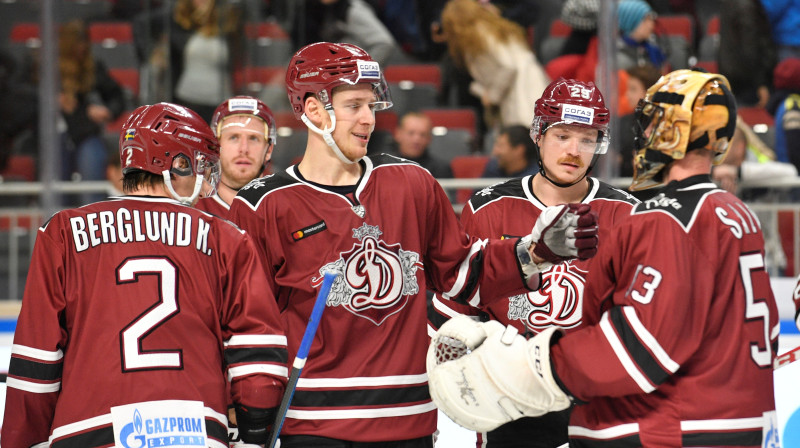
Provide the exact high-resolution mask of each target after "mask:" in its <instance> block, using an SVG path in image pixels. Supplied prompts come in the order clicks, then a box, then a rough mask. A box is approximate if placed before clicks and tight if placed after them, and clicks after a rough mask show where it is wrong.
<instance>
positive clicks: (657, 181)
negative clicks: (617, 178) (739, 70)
mask: <svg viewBox="0 0 800 448" xmlns="http://www.w3.org/2000/svg"><path fill="white" fill-rule="evenodd" d="M635 114H636V120H635V123H636V124H635V125H634V133H635V137H634V142H635V145H636V147H637V149H638V152H637V154H636V156H635V159H634V176H633V182H632V184H631V187H630V189H631V190H634V191H636V190H644V189H647V188H652V187H656V186H659V185H661V184H662V183H663V173H662V172H661V171H662V170H663V169H664V167H665V166H666V165H667V164H669V163H671V162H672V161H674V160H679V159H682V158H684V157H685V155H686V153H687V152H689V151H691V150H694V149H707V150H709V151H711V152H712V153H714V154H715V156H714V159H713V163H714V164H719V163H722V161H723V160H724V159H725V156H726V155H727V151H728V145H729V143H730V140H731V138H732V137H733V132H734V130H735V128H736V101H735V99H734V97H733V94H732V93H731V90H730V84H729V83H728V80H727V79H726V78H725V77H724V76H722V75H719V74H715V73H703V72H698V71H693V70H677V71H674V72H672V73H669V74H667V75H665V76H662V77H661V79H659V80H658V82H656V84H654V85H653V86H651V87H650V88H649V89H648V91H647V95H646V96H645V98H644V99H643V100H641V101H640V102H639V105H638V106H637V107H636V112H635Z"/></svg>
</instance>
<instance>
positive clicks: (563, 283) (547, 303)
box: [508, 263, 587, 332]
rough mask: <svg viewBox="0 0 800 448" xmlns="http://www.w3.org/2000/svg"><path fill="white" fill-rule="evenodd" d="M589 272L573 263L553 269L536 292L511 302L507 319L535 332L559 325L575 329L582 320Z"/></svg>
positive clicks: (514, 298)
mask: <svg viewBox="0 0 800 448" xmlns="http://www.w3.org/2000/svg"><path fill="white" fill-rule="evenodd" d="M586 275H587V271H585V270H583V269H581V268H579V267H578V266H575V265H574V264H573V263H564V264H559V265H556V266H553V267H552V268H551V269H549V270H548V271H546V272H545V273H543V274H542V286H541V287H540V288H539V289H538V290H537V291H532V292H529V293H527V294H520V295H517V296H513V297H509V298H508V301H509V303H508V318H509V319H510V320H519V321H521V322H523V323H524V324H525V326H526V327H527V328H530V329H531V330H534V331H536V332H539V331H542V330H544V329H546V328H547V327H550V326H553V325H556V326H559V327H561V328H573V327H576V326H577V325H578V324H580V323H581V319H582V316H583V290H584V286H585V284H586Z"/></svg>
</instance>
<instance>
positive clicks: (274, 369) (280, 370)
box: [228, 364, 289, 381]
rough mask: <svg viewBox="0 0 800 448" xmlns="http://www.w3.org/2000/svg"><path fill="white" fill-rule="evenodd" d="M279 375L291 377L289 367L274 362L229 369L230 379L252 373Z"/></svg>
mask: <svg viewBox="0 0 800 448" xmlns="http://www.w3.org/2000/svg"><path fill="white" fill-rule="evenodd" d="M263 373H266V374H267V375H272V376H277V377H281V378H288V377H289V368H288V367H286V366H277V365H274V364H245V365H242V366H236V367H231V368H229V369H228V381H233V379H234V378H240V377H243V376H247V375H252V374H263Z"/></svg>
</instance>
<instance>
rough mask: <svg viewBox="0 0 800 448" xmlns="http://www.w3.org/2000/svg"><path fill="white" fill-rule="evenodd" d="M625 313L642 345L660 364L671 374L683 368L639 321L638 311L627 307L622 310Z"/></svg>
mask: <svg viewBox="0 0 800 448" xmlns="http://www.w3.org/2000/svg"><path fill="white" fill-rule="evenodd" d="M622 311H623V313H625V317H627V318H628V322H629V323H630V325H631V327H633V329H634V331H636V334H637V335H638V336H639V338H640V339H641V340H642V343H644V345H646V346H647V348H649V349H650V352H652V353H653V355H654V356H655V357H656V359H658V362H659V363H660V364H661V365H662V366H664V367H665V368H666V369H667V370H669V372H670V373H675V372H677V371H678V369H679V368H680V367H681V366H680V364H678V363H677V362H675V361H673V359H672V358H670V356H669V355H668V354H667V352H666V351H665V350H664V349H663V348H662V347H661V344H659V343H658V341H657V340H656V338H655V337H654V336H653V335H652V334H651V333H650V332H649V331H647V328H645V326H644V324H642V321H640V320H639V316H637V315H636V310H635V309H634V308H633V307H631V306H626V307H623V308H622Z"/></svg>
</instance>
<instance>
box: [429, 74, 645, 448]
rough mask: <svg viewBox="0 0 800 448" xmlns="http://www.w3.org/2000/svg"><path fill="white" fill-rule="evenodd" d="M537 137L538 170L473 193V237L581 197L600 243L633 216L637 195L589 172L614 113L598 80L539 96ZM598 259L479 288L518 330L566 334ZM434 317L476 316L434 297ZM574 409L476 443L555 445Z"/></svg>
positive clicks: (494, 234)
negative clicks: (531, 283)
mask: <svg viewBox="0 0 800 448" xmlns="http://www.w3.org/2000/svg"><path fill="white" fill-rule="evenodd" d="M534 113H535V116H534V119H533V123H532V125H531V131H530V134H531V139H532V140H533V142H534V144H535V145H536V151H537V159H538V160H539V173H538V174H535V175H532V176H525V177H522V178H516V179H511V180H508V181H506V182H504V183H501V184H498V185H494V186H491V187H489V188H485V189H483V190H481V191H479V192H477V193H476V194H474V195H473V196H472V198H471V199H470V200H469V202H467V205H466V207H464V210H463V211H462V213H461V222H462V224H463V225H464V230H466V232H467V233H468V234H469V235H472V236H477V237H479V238H508V237H510V236H521V235H525V234H526V233H527V232H528V229H527V224H525V223H527V222H531V221H535V220H536V218H538V217H539V214H540V213H541V212H542V211H543V210H544V209H545V208H546V207H548V206H552V205H557V204H563V203H569V202H581V203H584V204H591V206H592V210H593V211H595V212H597V213H598V215H599V217H598V219H599V222H601V223H602V225H601V226H600V230H599V235H598V236H599V239H600V246H602V245H603V244H605V243H606V241H608V238H609V236H610V234H611V233H612V232H613V231H614V227H615V225H616V223H617V222H618V221H619V220H620V219H622V218H624V217H625V216H627V215H629V214H630V211H631V208H632V207H633V205H634V204H636V203H638V202H639V201H638V200H636V199H635V198H633V197H632V196H631V195H629V194H628V193H626V192H624V191H621V190H618V189H616V188H614V187H612V186H610V185H608V184H606V183H604V182H601V181H600V180H598V179H596V178H594V177H589V173H590V172H591V171H592V167H593V166H594V164H595V163H596V162H597V159H598V156H599V155H601V154H605V153H606V151H607V149H608V144H609V132H608V122H609V112H608V109H607V108H606V105H605V102H604V100H603V96H602V94H601V93H600V90H599V89H598V88H597V87H596V86H595V85H594V83H591V82H589V83H584V82H581V81H577V80H572V79H564V78H561V79H558V80H556V81H553V82H552V83H550V85H549V86H547V88H545V90H544V93H543V94H542V97H541V98H539V99H538V100H537V101H536V106H535V112H534ZM591 262H592V259H590V260H585V261H583V260H574V261H570V262H567V263H564V264H559V265H556V266H553V267H552V268H550V269H548V270H546V271H545V272H543V273H542V283H541V287H540V288H539V289H538V290H536V291H532V292H529V293H527V294H520V295H516V296H512V297H507V296H506V297H493V296H492V294H491V291H487V290H482V291H481V301H482V302H484V303H486V304H487V305H486V306H485V307H484V310H485V311H486V313H487V314H488V317H489V318H491V319H495V320H497V321H499V322H501V323H502V324H504V325H513V326H515V327H516V328H517V329H518V331H519V333H520V334H525V333H530V334H536V333H539V332H540V331H542V330H544V329H546V328H549V327H551V326H557V327H560V328H563V329H565V330H566V331H567V332H569V331H573V330H574V329H576V328H578V326H579V325H580V323H581V317H582V314H583V312H582V307H583V291H584V288H585V285H584V283H585V281H586V273H587V272H588V270H589V269H590V268H589V266H590V265H591ZM432 308H433V311H434V313H432V318H431V322H432V323H434V325H437V324H436V323H438V324H441V323H442V322H443V319H446V318H448V317H450V316H452V315H454V313H456V312H466V313H467V314H472V315H474V314H478V313H477V311H478V310H476V309H472V310H469V309H464V308H463V307H459V306H457V305H454V304H453V302H452V301H449V300H444V301H443V300H440V298H439V297H438V296H435V297H434V306H433V307H432ZM568 421H569V412H568V411H562V412H557V413H551V414H547V415H545V416H543V417H539V418H524V419H520V420H517V421H514V422H510V423H508V424H506V425H503V426H501V427H499V428H497V429H496V430H494V431H491V432H489V433H478V440H477V442H478V443H477V446H478V447H479V448H480V447H489V448H497V447H505V446H523V445H524V446H528V447H546V448H553V447H557V446H560V445H563V444H565V443H567V423H568Z"/></svg>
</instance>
